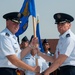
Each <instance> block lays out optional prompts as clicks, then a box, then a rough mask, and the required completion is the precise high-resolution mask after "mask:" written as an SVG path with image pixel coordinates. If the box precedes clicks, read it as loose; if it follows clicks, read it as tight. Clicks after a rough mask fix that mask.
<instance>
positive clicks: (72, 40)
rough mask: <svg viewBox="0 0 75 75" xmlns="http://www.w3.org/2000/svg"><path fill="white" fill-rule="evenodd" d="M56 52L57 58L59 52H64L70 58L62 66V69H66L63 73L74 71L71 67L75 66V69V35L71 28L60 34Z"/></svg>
mask: <svg viewBox="0 0 75 75" xmlns="http://www.w3.org/2000/svg"><path fill="white" fill-rule="evenodd" d="M55 54H56V58H57V57H58V56H59V54H64V55H66V56H68V58H67V59H66V60H65V61H64V62H63V63H62V65H61V66H60V71H61V69H62V68H63V70H64V71H63V73H64V72H65V73H66V72H67V70H68V73H69V72H70V71H72V69H71V68H74V70H75V35H74V33H73V32H72V31H71V30H70V29H69V30H68V31H66V32H65V33H64V34H63V35H61V36H60V39H59V41H58V45H57V47H56V53H55ZM69 66H70V67H69ZM69 69H71V70H69ZM69 74H70V73H69ZM61 75H62V74H61ZM65 75H68V74H65ZM72 75H75V71H74V74H72Z"/></svg>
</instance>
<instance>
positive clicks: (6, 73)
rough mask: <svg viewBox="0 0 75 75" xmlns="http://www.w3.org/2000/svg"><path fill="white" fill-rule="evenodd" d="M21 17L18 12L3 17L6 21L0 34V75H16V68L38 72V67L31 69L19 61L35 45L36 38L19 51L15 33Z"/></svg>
mask: <svg viewBox="0 0 75 75" xmlns="http://www.w3.org/2000/svg"><path fill="white" fill-rule="evenodd" d="M22 17H23V15H22V14H21V13H20V12H10V13H7V14H5V15H3V18H4V19H6V28H5V29H4V30H3V31H2V32H0V75H17V74H16V68H18V67H20V68H23V69H27V70H30V71H33V72H36V71H39V67H37V66H35V67H31V66H29V65H27V64H26V63H24V62H23V61H21V60H20V59H22V58H23V57H24V56H25V55H26V54H27V53H28V52H30V50H31V49H33V48H36V47H34V46H35V45H36V43H37V38H33V40H32V42H31V43H30V45H29V46H28V47H27V48H26V49H24V50H22V51H21V50H20V47H19V44H18V42H17V37H16V36H15V33H16V32H17V31H18V29H19V24H20V23H21V18H22Z"/></svg>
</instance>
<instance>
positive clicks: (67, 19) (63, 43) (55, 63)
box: [38, 13, 75, 75]
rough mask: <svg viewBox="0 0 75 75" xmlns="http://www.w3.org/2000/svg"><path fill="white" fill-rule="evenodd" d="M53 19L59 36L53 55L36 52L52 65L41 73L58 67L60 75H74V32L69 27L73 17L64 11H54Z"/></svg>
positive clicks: (49, 71)
mask: <svg viewBox="0 0 75 75" xmlns="http://www.w3.org/2000/svg"><path fill="white" fill-rule="evenodd" d="M54 19H55V24H57V29H58V32H59V33H60V36H59V37H60V38H59V41H58V44H57V47H56V52H55V55H54V56H53V57H48V56H46V55H43V54H42V53H41V52H39V53H38V55H41V56H42V57H44V58H45V59H46V60H48V61H51V62H52V65H51V66H50V67H49V68H48V69H47V70H45V71H44V72H43V74H44V75H49V73H51V72H53V71H55V70H56V69H57V68H58V67H60V75H75V34H74V33H73V32H72V31H71V29H70V28H71V22H72V21H73V20H74V18H73V17H72V16H71V15H69V14H66V13H56V14H54Z"/></svg>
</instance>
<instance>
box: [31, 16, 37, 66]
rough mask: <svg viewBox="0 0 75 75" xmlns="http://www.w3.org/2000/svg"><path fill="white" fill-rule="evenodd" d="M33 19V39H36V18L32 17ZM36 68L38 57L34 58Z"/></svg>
mask: <svg viewBox="0 0 75 75" xmlns="http://www.w3.org/2000/svg"><path fill="white" fill-rule="evenodd" d="M32 19H33V34H34V37H36V18H35V17H32ZM35 62H36V66H38V56H36V60H35Z"/></svg>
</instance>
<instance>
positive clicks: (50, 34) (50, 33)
mask: <svg viewBox="0 0 75 75" xmlns="http://www.w3.org/2000/svg"><path fill="white" fill-rule="evenodd" d="M23 1H24V0H0V31H2V30H3V29H4V28H5V20H4V19H3V18H2V16H3V15H4V14H5V13H8V12H11V11H19V10H20V8H21V6H22V3H23ZM35 5H36V12H37V14H38V15H39V20H40V34H41V38H42V39H44V38H47V39H56V38H58V37H59V33H58V31H57V26H56V25H55V24H54V22H55V21H54V19H53V15H54V14H55V13H57V12H63V13H68V14H70V15H72V16H73V17H74V18H75V9H74V7H75V0H35ZM71 29H72V31H73V32H74V33H75V21H73V22H72V27H71ZM32 34H33V25H32V17H30V18H29V27H28V29H27V30H26V32H25V33H23V34H22V35H20V39H21V38H22V37H23V36H25V35H26V36H28V38H29V39H30V37H31V35H32Z"/></svg>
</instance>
